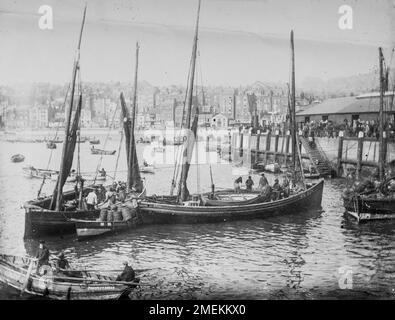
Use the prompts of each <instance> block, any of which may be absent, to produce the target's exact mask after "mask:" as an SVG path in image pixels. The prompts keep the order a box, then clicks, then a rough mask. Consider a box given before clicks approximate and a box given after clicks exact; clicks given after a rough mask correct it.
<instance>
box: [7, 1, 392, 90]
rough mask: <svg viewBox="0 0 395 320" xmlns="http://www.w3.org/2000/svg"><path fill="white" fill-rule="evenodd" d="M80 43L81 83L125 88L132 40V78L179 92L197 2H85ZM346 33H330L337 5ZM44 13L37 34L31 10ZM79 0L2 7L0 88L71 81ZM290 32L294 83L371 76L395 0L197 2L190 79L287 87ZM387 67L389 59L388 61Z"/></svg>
mask: <svg viewBox="0 0 395 320" xmlns="http://www.w3.org/2000/svg"><path fill="white" fill-rule="evenodd" d="M86 3H87V17H86V23H85V29H84V33H83V39H82V45H81V76H82V80H83V81H122V82H131V81H132V79H133V70H134V52H135V43H136V41H139V43H140V57H139V62H140V63H139V78H140V79H142V80H146V81H148V82H150V83H151V84H153V85H159V86H162V85H170V84H177V85H185V84H186V79H187V73H188V68H189V63H190V57H191V51H192V40H193V32H194V31H193V30H194V25H195V20H196V11H197V4H198V1H197V0H88V1H86ZM344 4H346V5H349V6H350V7H351V8H352V10H353V28H352V29H351V30H342V29H340V28H339V26H338V21H339V18H340V17H341V15H342V14H339V12H338V10H339V7H340V6H341V5H344ZM42 5H49V6H51V8H52V9H53V29H52V30H41V29H40V28H39V25H38V21H39V19H40V17H41V14H39V12H38V9H39V7H40V6H42ZM84 5H85V1H80V0H62V1H60V0H1V2H0V40H1V42H0V43H1V50H0V84H12V83H16V82H54V83H65V82H68V81H70V78H71V71H72V64H73V59H74V56H75V49H76V46H77V40H78V34H79V29H80V25H81V20H82V12H83V8H84ZM291 29H293V30H294V33H295V61H296V81H297V83H298V82H301V81H303V80H304V79H306V78H316V77H318V78H321V79H323V80H328V79H331V78H335V77H346V76H351V75H356V74H360V73H367V72H370V71H372V70H375V69H377V64H378V47H379V46H382V47H383V48H384V53H385V56H386V58H387V59H388V60H390V57H391V49H392V48H393V46H394V45H395V0H255V1H249V0H202V4H201V12H200V28H199V44H198V48H199V59H198V74H199V81H201V82H202V84H203V85H224V86H228V85H229V86H238V85H246V84H251V83H253V82H255V81H270V82H287V81H288V80H289V70H290V46H289V33H290V30H291ZM394 60H395V58H394Z"/></svg>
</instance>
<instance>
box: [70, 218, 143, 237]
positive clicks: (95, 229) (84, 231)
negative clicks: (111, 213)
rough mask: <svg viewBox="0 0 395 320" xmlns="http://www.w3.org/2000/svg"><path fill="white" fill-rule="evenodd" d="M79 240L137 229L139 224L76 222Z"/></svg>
mask: <svg viewBox="0 0 395 320" xmlns="http://www.w3.org/2000/svg"><path fill="white" fill-rule="evenodd" d="M74 222H75V226H76V231H77V237H78V240H84V239H87V238H94V237H98V236H102V235H105V234H114V233H118V232H122V231H126V230H130V229H133V228H135V227H137V225H138V224H139V223H133V221H132V220H129V221H112V222H107V221H84V220H74Z"/></svg>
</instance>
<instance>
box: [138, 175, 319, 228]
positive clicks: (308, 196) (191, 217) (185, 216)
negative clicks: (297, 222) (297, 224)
mask: <svg viewBox="0 0 395 320" xmlns="http://www.w3.org/2000/svg"><path fill="white" fill-rule="evenodd" d="M307 186H308V188H307V189H306V190H304V191H303V192H299V193H296V194H294V195H290V196H289V197H288V198H284V199H280V200H276V201H270V202H263V203H253V204H247V205H242V206H240V205H238V206H232V205H225V206H185V205H179V204H177V203H174V204H171V203H167V204H166V203H161V201H160V200H158V201H155V200H154V199H147V200H145V199H144V200H142V201H141V202H140V204H139V209H140V216H141V219H142V222H143V224H193V223H213V222H226V221H231V220H247V219H257V218H258V219H263V218H267V217H272V216H280V215H286V214H296V213H298V212H305V211H307V210H311V209H319V208H321V200H322V192H323V187H324V180H320V181H319V182H318V183H316V184H313V185H307Z"/></svg>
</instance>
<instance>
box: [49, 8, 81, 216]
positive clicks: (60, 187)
mask: <svg viewBox="0 0 395 320" xmlns="http://www.w3.org/2000/svg"><path fill="white" fill-rule="evenodd" d="M85 16H86V5H85V8H84V14H83V17H82V24H81V30H80V35H79V38H78V46H77V52H76V57H75V59H74V66H73V73H72V77H71V79H72V85H71V97H70V104H69V105H68V109H67V112H66V125H65V132H64V142H63V148H62V157H61V161H60V169H59V177H58V183H57V194H56V210H57V211H59V210H60V205H61V201H62V194H63V181H62V180H63V175H65V174H66V172H65V158H66V153H67V148H68V144H69V138H70V132H69V130H70V122H71V114H72V111H73V103H74V93H75V81H76V78H77V72H78V71H79V61H80V48H81V39H82V32H83V30H84V24H85ZM66 108H67V106H66ZM67 175H68V173H67ZM53 200H54V199H52V203H53Z"/></svg>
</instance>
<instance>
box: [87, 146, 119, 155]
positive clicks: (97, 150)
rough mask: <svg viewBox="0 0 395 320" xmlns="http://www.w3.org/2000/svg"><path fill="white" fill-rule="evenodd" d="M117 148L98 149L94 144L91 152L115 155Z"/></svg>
mask: <svg viewBox="0 0 395 320" xmlns="http://www.w3.org/2000/svg"><path fill="white" fill-rule="evenodd" d="M115 152H116V150H111V151H110V150H102V149H96V148H94V147H93V146H92V148H91V153H92V154H102V155H111V156H112V155H114V154H115Z"/></svg>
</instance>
